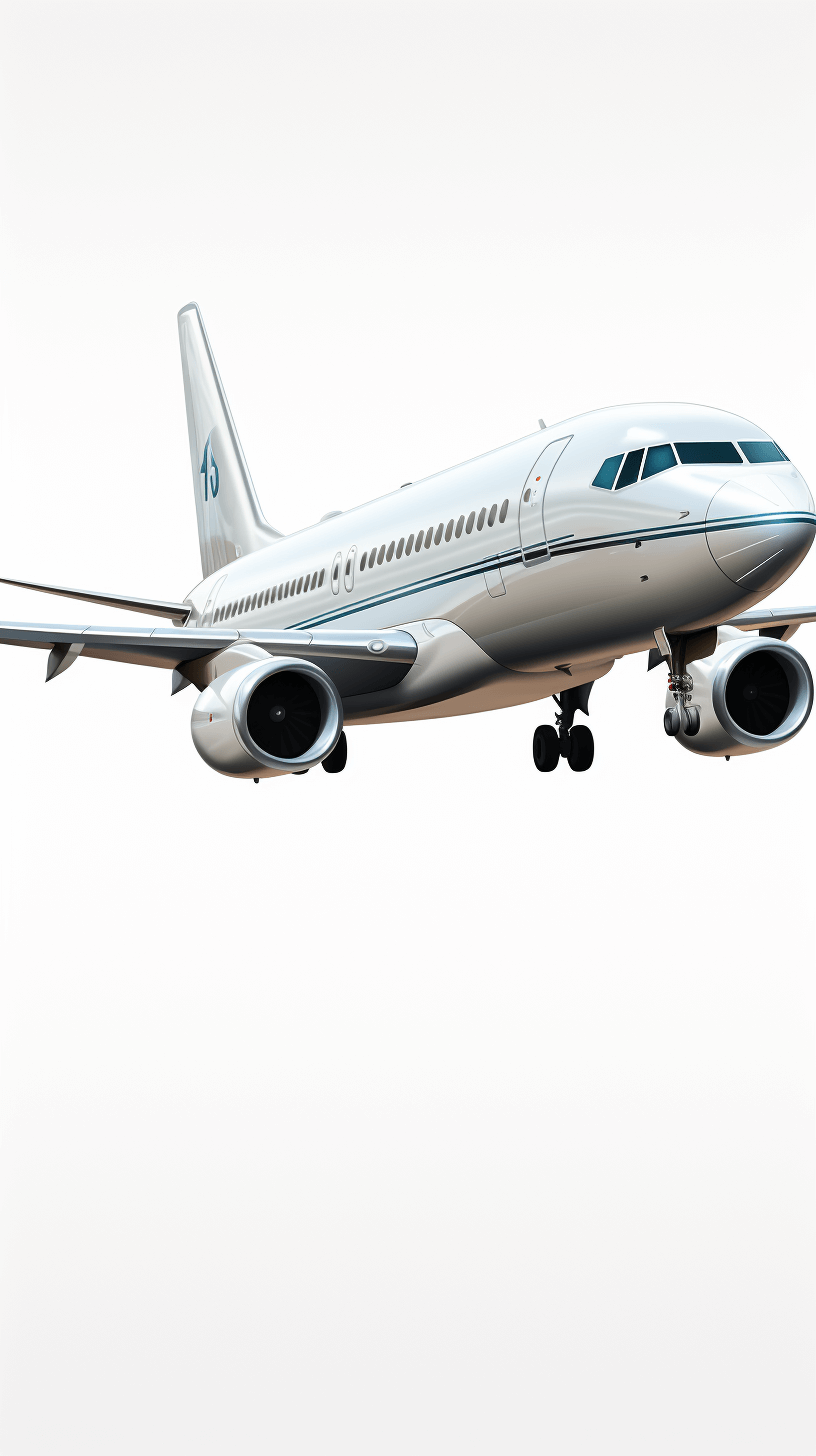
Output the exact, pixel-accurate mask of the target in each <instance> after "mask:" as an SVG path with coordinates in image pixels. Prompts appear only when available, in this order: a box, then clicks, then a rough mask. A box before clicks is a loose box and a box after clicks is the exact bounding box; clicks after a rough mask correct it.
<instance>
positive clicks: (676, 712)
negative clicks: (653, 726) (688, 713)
mask: <svg viewBox="0 0 816 1456" xmlns="http://www.w3.org/2000/svg"><path fill="white" fill-rule="evenodd" d="M663 727H664V728H665V730H666V732H667V733H668V735H669V737H670V738H676V737H677V735H678V733H679V732H680V709H679V708H667V709H666V711H665V713H664V714H663Z"/></svg>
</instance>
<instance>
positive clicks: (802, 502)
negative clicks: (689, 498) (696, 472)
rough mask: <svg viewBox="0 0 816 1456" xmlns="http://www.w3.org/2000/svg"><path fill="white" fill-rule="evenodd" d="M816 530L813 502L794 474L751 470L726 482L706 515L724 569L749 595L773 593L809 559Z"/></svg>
mask: <svg viewBox="0 0 816 1456" xmlns="http://www.w3.org/2000/svg"><path fill="white" fill-rule="evenodd" d="M815 532H816V518H814V514H813V501H812V499H811V496H810V491H809V490H808V488H807V486H806V485H805V482H804V480H803V479H802V477H801V476H800V475H799V474H798V473H797V472H796V471H795V470H791V471H790V472H789V473H787V474H785V475H782V474H781V473H780V474H773V473H771V472H770V471H753V470H752V471H751V474H750V478H749V479H748V480H740V479H738V478H735V479H732V480H727V481H726V483H725V485H723V486H721V488H720V489H719V490H718V491H717V492H716V493H715V495H714V496H713V497H712V500H711V503H710V505H709V507H708V513H707V515H706V539H707V541H708V546H709V550H710V552H711V555H712V556H713V557H714V560H715V561H716V563H717V565H718V566H719V568H720V570H721V571H723V572H725V575H726V576H727V577H728V578H729V579H730V580H731V581H733V582H736V584H737V586H741V587H742V588H743V590H744V591H747V592H753V591H769V590H770V588H771V586H772V585H774V584H776V583H777V582H781V581H784V580H785V578H786V577H788V576H790V574H791V572H792V571H794V570H795V568H796V567H797V566H798V565H799V563H800V561H802V560H803V558H804V557H805V556H806V555H807V552H808V551H809V550H810V546H811V543H812V541H813V536H814V533H815Z"/></svg>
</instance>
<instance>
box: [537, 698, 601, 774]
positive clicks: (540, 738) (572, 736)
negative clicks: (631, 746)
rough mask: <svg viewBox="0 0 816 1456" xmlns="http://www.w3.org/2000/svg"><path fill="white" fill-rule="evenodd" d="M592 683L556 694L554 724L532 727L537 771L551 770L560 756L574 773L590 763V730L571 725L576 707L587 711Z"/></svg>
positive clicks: (593, 753) (582, 726) (591, 744)
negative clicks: (552, 725)
mask: <svg viewBox="0 0 816 1456" xmlns="http://www.w3.org/2000/svg"><path fill="white" fill-rule="evenodd" d="M591 692H592V683H584V684H583V685H582V686H581V687H579V688H565V689H564V691H563V693H559V694H557V695H556V699H555V701H556V703H557V704H558V708H559V711H558V713H557V714H556V718H555V722H556V727H555V728H553V727H551V726H550V724H549V723H544V724H542V725H541V726H540V727H539V728H536V731H535V733H534V734H533V762H534V763H535V766H536V768H537V769H538V771H539V773H552V771H553V769H554V768H557V767H558V764H559V762H560V760H561V759H562V758H565V759H566V760H567V763H568V764H569V766H570V768H571V769H572V770H573V772H574V773H585V772H586V770H587V769H588V768H591V766H592V760H593V758H594V757H595V740H594V738H593V737H592V733H591V730H590V729H589V728H587V727H585V726H584V724H583V723H579V724H578V725H577V727H573V719H574V718H575V714H576V712H577V711H578V710H579V709H580V711H581V712H582V713H589V695H590V693H591Z"/></svg>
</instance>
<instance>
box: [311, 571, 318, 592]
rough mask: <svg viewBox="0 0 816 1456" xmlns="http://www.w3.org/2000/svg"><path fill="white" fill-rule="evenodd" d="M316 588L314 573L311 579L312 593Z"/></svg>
mask: <svg viewBox="0 0 816 1456" xmlns="http://www.w3.org/2000/svg"><path fill="white" fill-rule="evenodd" d="M316 586H317V572H315V574H314V576H313V577H312V591H314V589H315V587H316Z"/></svg>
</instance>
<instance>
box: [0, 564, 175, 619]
mask: <svg viewBox="0 0 816 1456" xmlns="http://www.w3.org/2000/svg"><path fill="white" fill-rule="evenodd" d="M0 585H2V586H24V587H25V589H26V591H40V592H50V594H51V596H55V597H73V598H74V600H75V601H77V602H96V603H97V605H98V606H100V607H119V608H120V609H121V610H122V611H123V612H144V613H146V615H147V616H149V617H169V618H170V619H171V621H173V622H175V623H176V625H177V626H179V627H183V626H184V623H185V622H186V621H187V618H188V617H189V615H190V612H191V610H192V609H191V608H190V607H189V606H185V604H184V602H156V601H151V600H150V599H149V598H148V597H120V596H112V595H111V593H110V592H92V591H76V590H75V589H74V588H73V587H68V586H45V585H44V584H43V583H42V582H40V581H17V580H16V578H15V577H12V576H0Z"/></svg>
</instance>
